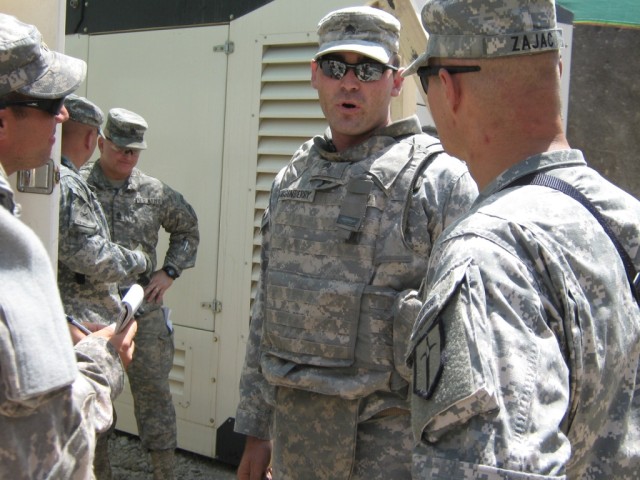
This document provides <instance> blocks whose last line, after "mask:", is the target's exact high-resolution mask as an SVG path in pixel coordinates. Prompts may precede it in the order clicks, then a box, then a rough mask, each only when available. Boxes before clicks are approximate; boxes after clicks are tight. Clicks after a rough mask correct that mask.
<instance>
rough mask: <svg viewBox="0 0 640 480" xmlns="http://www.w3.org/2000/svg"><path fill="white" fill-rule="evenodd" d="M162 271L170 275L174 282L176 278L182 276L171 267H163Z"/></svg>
mask: <svg viewBox="0 0 640 480" xmlns="http://www.w3.org/2000/svg"><path fill="white" fill-rule="evenodd" d="M162 270H163V271H164V273H166V274H167V275H169V277H170V278H172V279H173V280H175V279H176V278H178V277H179V276H180V275H179V274H178V272H177V271H176V269H175V268H173V267H172V266H171V265H167V266H166V267H162Z"/></svg>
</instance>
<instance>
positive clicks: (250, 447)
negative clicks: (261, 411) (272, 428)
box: [237, 436, 272, 480]
mask: <svg viewBox="0 0 640 480" xmlns="http://www.w3.org/2000/svg"><path fill="white" fill-rule="evenodd" d="M270 463H271V441H270V440H262V439H261V438H257V437H252V436H247V442H246V443H245V446H244V453H243V454H242V459H241V460H240V466H238V472H237V478H238V480H271V478H272V477H271V467H270V466H269V464H270Z"/></svg>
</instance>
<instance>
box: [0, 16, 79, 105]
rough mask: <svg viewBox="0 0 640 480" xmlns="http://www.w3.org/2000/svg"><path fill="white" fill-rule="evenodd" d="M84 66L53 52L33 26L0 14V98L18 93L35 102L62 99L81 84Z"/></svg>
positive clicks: (73, 59)
mask: <svg viewBox="0 0 640 480" xmlns="http://www.w3.org/2000/svg"><path fill="white" fill-rule="evenodd" d="M86 71H87V64H86V63H85V62H84V61H82V60H79V59H77V58H73V57H69V56H67V55H63V54H61V53H58V52H53V51H51V50H49V48H48V47H47V46H46V45H45V44H44V42H43V41H42V35H41V34H40V32H39V31H38V29H37V28H36V27H35V26H33V25H28V24H26V23H22V22H21V21H20V20H18V19H17V18H15V17H13V16H11V15H6V14H4V13H0V96H3V95H6V94H7V93H10V92H13V91H17V92H19V93H22V94H24V95H28V96H31V97H36V98H62V97H64V96H65V95H68V94H69V93H71V92H73V91H74V90H75V89H76V88H78V86H79V85H80V83H82V81H83V80H84V77H85V74H86Z"/></svg>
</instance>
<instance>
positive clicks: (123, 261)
mask: <svg viewBox="0 0 640 480" xmlns="http://www.w3.org/2000/svg"><path fill="white" fill-rule="evenodd" d="M64 105H65V108H66V109H67V112H68V113H69V120H68V121H66V122H65V123H64V124H63V126H62V161H61V165H60V211H59V215H60V220H59V227H58V228H59V235H58V287H59V289H60V296H61V297H62V302H63V304H64V307H65V310H66V313H67V314H69V315H72V316H73V317H74V318H75V319H76V320H78V321H81V322H89V323H96V324H103V325H108V324H109V323H111V322H113V320H114V319H115V318H118V316H119V315H120V313H121V310H122V307H121V301H120V291H119V289H118V283H119V282H121V281H123V280H125V279H126V278H128V277H132V276H136V275H143V274H149V273H151V269H152V268H153V264H152V262H151V260H150V258H149V257H148V256H147V255H146V254H145V253H144V252H143V251H141V250H140V249H137V250H129V249H127V248H125V247H123V246H121V245H118V244H117V243H114V242H112V241H111V235H110V233H109V225H108V223H107V219H106V218H105V216H104V212H103V211H102V207H101V206H100V203H99V202H98V199H97V198H96V196H95V194H94V193H93V191H92V190H91V189H90V188H89V186H88V185H87V182H86V181H85V179H84V178H82V176H80V173H79V171H78V169H79V168H80V167H82V166H83V165H84V164H85V163H86V162H87V161H88V160H89V158H90V157H91V155H92V154H93V152H94V150H95V148H96V146H97V141H98V135H99V133H100V127H101V125H102V123H103V122H104V114H103V113H102V110H100V108H99V107H98V106H97V105H96V104H94V103H93V102H91V101H89V100H87V99H86V98H84V97H79V96H77V95H69V96H68V97H67V98H65V101H64ZM113 428H115V425H114V426H112V429H113ZM94 473H95V475H96V478H97V480H103V479H110V478H111V466H110V462H109V457H108V433H105V434H102V435H100V436H98V439H97V443H96V451H95V460H94Z"/></svg>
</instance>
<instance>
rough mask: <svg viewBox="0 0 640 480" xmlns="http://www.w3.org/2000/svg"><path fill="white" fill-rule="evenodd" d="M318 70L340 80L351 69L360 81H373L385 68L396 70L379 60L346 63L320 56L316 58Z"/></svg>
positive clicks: (379, 76) (378, 77)
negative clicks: (318, 58)
mask: <svg viewBox="0 0 640 480" xmlns="http://www.w3.org/2000/svg"><path fill="white" fill-rule="evenodd" d="M318 65H319V66H320V70H322V73H324V74H325V75H326V76H327V77H331V78H334V79H336V80H340V79H341V78H342V77H344V76H345V75H346V74H347V72H348V71H349V70H353V72H354V73H355V74H356V78H357V79H358V80H360V81H361V82H375V81H376V80H380V78H382V74H383V73H384V71H385V70H393V71H397V70H398V69H397V67H394V66H393V65H386V64H384V63H380V62H362V63H346V62H343V61H341V60H336V59H333V58H321V59H320V60H318Z"/></svg>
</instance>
